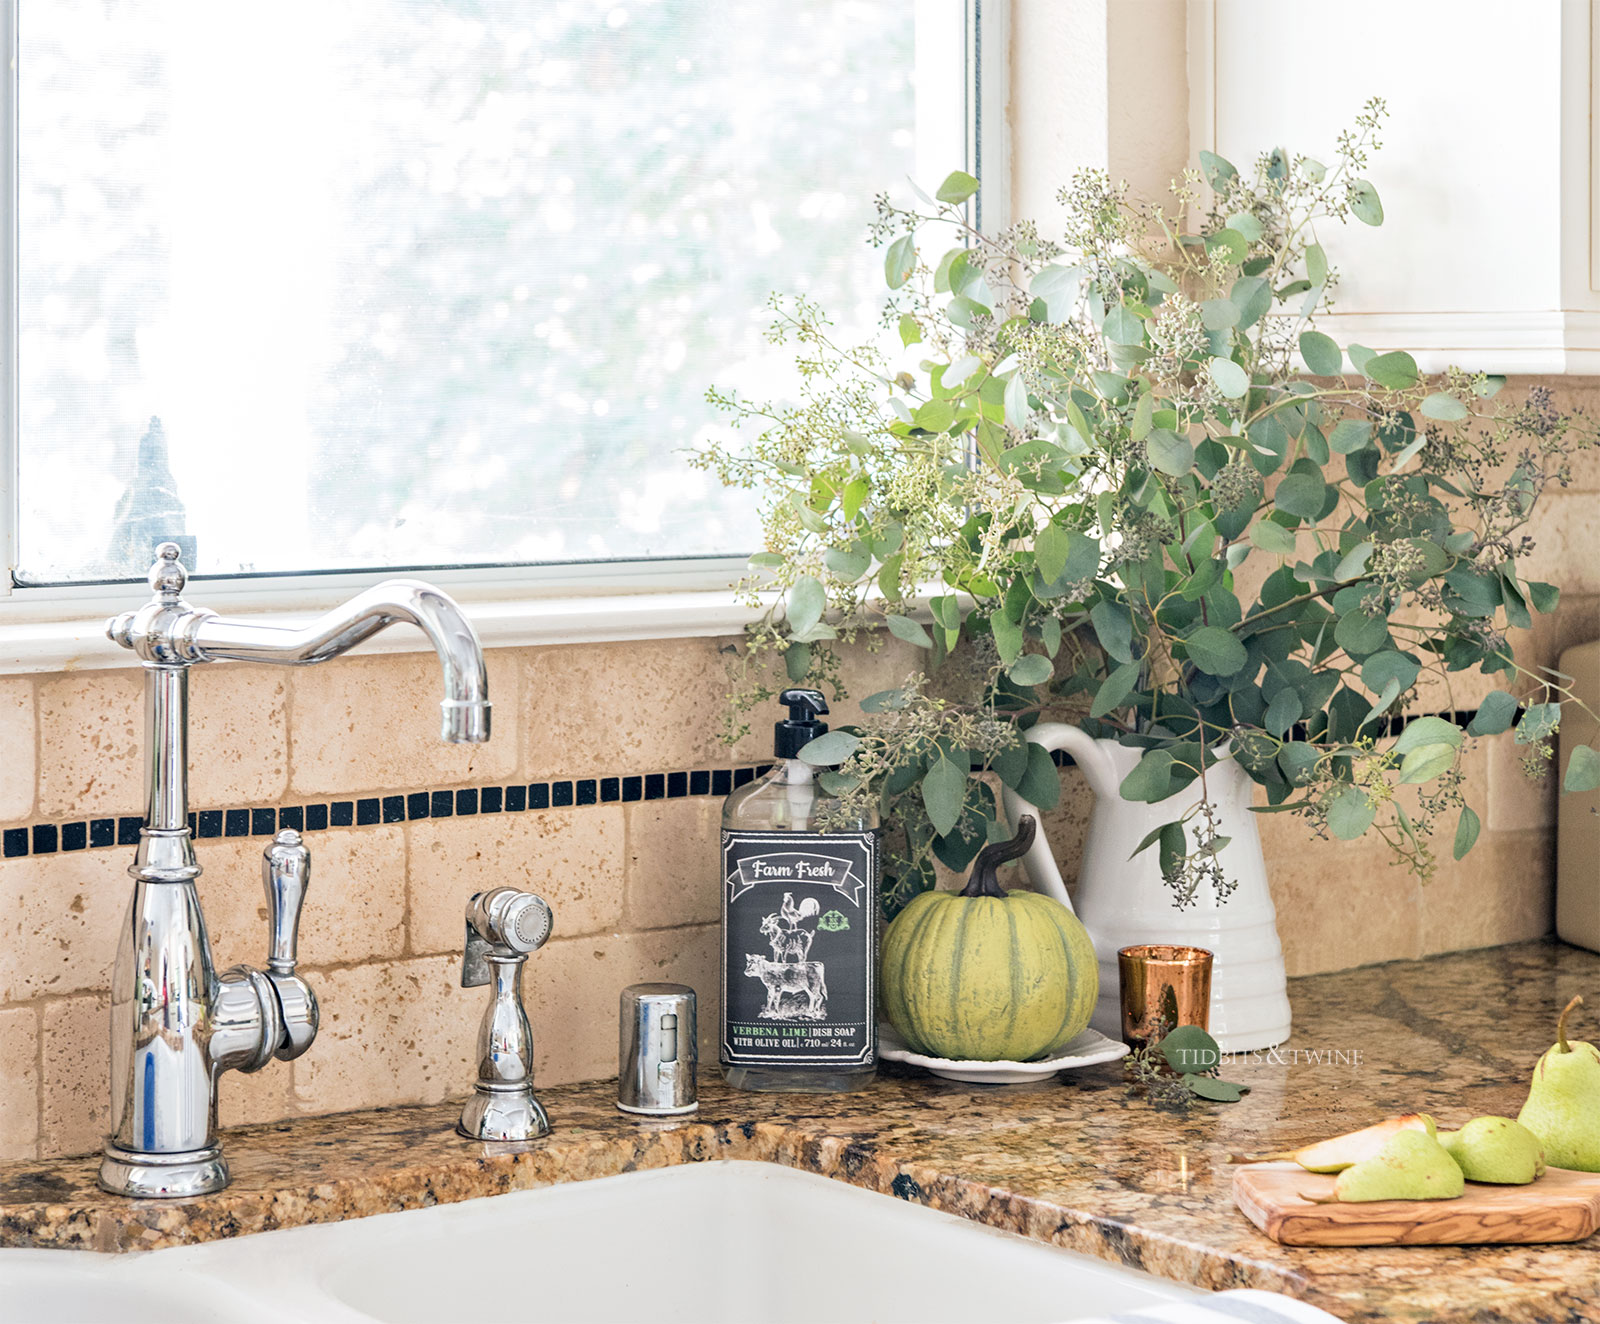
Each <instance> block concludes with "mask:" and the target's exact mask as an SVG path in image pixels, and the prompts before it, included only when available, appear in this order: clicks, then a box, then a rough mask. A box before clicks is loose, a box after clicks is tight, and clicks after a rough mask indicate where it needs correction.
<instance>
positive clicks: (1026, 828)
mask: <svg viewBox="0 0 1600 1324" xmlns="http://www.w3.org/2000/svg"><path fill="white" fill-rule="evenodd" d="M1035 826H1036V825H1035V823H1034V821H1033V815H1032V814H1024V815H1023V816H1022V817H1021V818H1019V819H1018V820H1017V835H1016V836H1014V837H1012V838H1011V840H1010V841H997V842H995V843H993V844H992V845H989V846H985V847H984V848H983V849H982V850H981V851H979V852H978V858H977V859H975V860H974V861H973V862H972V878H971V880H970V881H969V882H968V883H967V885H966V887H965V888H963V889H962V892H961V895H962V896H998V897H1003V896H1005V892H1004V891H1002V890H1001V887H1000V883H999V880H998V879H996V878H995V875H994V871H995V868H996V867H997V866H998V865H1002V864H1004V863H1006V861H1008V860H1017V859H1021V858H1022V857H1023V856H1024V855H1026V854H1027V853H1028V848H1029V847H1030V846H1032V845H1033V834H1034V830H1035Z"/></svg>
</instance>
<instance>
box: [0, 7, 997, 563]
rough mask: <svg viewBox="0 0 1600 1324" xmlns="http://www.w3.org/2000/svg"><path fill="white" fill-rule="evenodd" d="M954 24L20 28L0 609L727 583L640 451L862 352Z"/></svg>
mask: <svg viewBox="0 0 1600 1324" xmlns="http://www.w3.org/2000/svg"><path fill="white" fill-rule="evenodd" d="M965 9H966V6H964V5H963V4H962V3H961V0H919V2H918V3H916V4H909V3H898V2H897V3H887V2H884V0H785V3H783V4H773V3H770V2H769V0H599V2H596V0H285V2H284V3H278V4H273V5H263V4H248V5H247V4H216V3H211V2H208V0H38V2H35V0H30V2H29V3H26V4H20V5H18V13H17V19H16V21H17V28H18V32H17V42H18V62H17V89H16V92H17V112H16V116H17V118H16V124H17V127H16V142H15V150H16V152H17V180H18V183H17V204H16V226H17V234H16V249H17V253H18V265H17V271H16V273H15V285H16V317H17V337H16V345H17V365H16V383H15V410H16V441H15V453H16V492H17V496H16V500H15V503H14V505H15V511H14V514H15V520H14V526H13V527H12V528H11V529H9V530H7V533H8V535H9V536H10V537H11V538H12V539H13V547H12V552H13V556H12V560H11V564H12V565H13V566H14V567H15V569H14V571H13V578H14V581H15V583H16V584H18V585H23V586H39V585H65V584H81V583H91V582H95V581H107V580H120V579H134V578H140V577H142V575H143V573H144V570H145V569H146V568H147V566H148V563H149V558H150V552H151V548H152V547H153V545H154V543H155V542H157V541H159V540H161V539H162V538H168V537H175V538H177V539H178V540H179V541H180V542H181V543H182V544H183V545H184V546H185V551H186V560H188V561H189V563H190V565H191V569H193V570H195V571H197V572H199V573H203V574H207V575H222V576H234V575H248V574H285V573H296V572H308V571H329V570H357V569H365V568H372V567H384V568H390V567H417V568H424V567H429V568H431V567H450V566H508V565H509V566H518V565H547V564H551V563H574V562H586V563H593V562H610V561H619V560H620V561H639V560H644V559H649V558H674V559H679V560H681V559H686V558H698V557H718V556H728V555H731V554H743V553H745V552H748V551H749V550H751V547H752V546H753V543H754V540H755V537H756V522H755V519H754V515H753V512H751V511H750V510H749V509H747V507H746V505H745V502H744V499H743V498H741V496H740V495H739V494H737V493H725V492H724V491H722V490H721V489H720V488H718V487H717V486H716V485H715V482H714V480H712V479H711V478H710V477H709V476H708V475H705V474H702V473H699V472H696V471H693V470H691V469H690V468H689V467H688V466H687V465H686V464H684V463H683V462H682V459H681V455H680V453H679V452H680V451H681V449H682V448H685V447H691V446H693V445H694V444H695V442H696V440H697V438H700V437H702V436H704V435H706V434H707V433H708V432H709V431H710V430H712V429H715V428H716V427H718V426H719V422H718V419H717V417H716V416H715V414H714V413H713V412H712V410H711V409H710V407H709V406H708V405H707V404H706V403H705V399H704V396H705V390H706V388H707V387H708V386H710V385H712V384H713V383H715V384H718V385H722V386H732V387H737V388H739V389H740V390H741V391H743V392H746V393H751V394H757V395H761V394H770V393H781V392H783V391H784V390H785V389H786V387H787V384H788V383H789V381H790V378H789V373H790V371H791V366H790V362H789V359H788V356H787V354H786V353H775V352H773V351H772V350H771V349H770V348H769V347H768V346H767V345H766V344H765V342H764V340H763V338H762V331H763V329H764V326H765V322H766V318H765V316H764V313H763V303H764V301H765V298H766V296H767V294H768V292H769V291H771V290H786V291H793V292H797V293H805V294H807V295H810V296H812V297H815V298H817V299H818V300H819V301H821V302H822V303H823V304H824V306H826V307H827V308H829V309H830V310H831V311H832V312H833V313H834V314H835V315H836V316H837V317H838V320H839V321H840V323H841V331H842V334H846V335H866V334H869V333H871V331H872V330H873V328H875V327H876V325H877V320H878V313H879V306H880V290H881V254H880V253H878V252H875V251H874V250H872V249H871V248H869V247H868V246H867V245H866V244H865V242H864V235H865V230H866V223H867V220H868V218H869V216H870V210H871V199H872V196H873V194H874V193H876V192H878V191H880V190H882V189H884V188H890V189H894V188H900V187H904V186H905V180H906V178H907V177H908V176H911V177H916V178H919V179H922V180H927V179H934V180H937V179H939V178H942V177H943V175H944V174H945V173H947V172H948V171H949V170H950V169H952V168H956V167H958V166H961V165H962V164H963V163H964V161H965V160H966V151H965V146H966V141H967V137H968V129H967V122H968V119H969V115H968V109H967V104H966V99H965V98H964V97H963V96H962V94H961V91H960V90H961V89H962V88H964V87H965V86H966V79H965V75H964V69H965V50H966V45H967V43H966V33H967V23H968V18H967V15H966V13H965Z"/></svg>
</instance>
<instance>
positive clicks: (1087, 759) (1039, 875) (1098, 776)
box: [1001, 722, 1117, 913]
mask: <svg viewBox="0 0 1600 1324" xmlns="http://www.w3.org/2000/svg"><path fill="white" fill-rule="evenodd" d="M1028 740H1029V742H1030V743H1031V744H1035V745H1038V746H1039V747H1040V748H1041V749H1045V750H1049V751H1051V752H1054V751H1055V750H1058V749H1064V750H1066V751H1067V753H1069V754H1071V755H1072V757H1073V759H1074V760H1076V762H1077V764H1078V766H1079V767H1080V768H1082V769H1083V772H1084V776H1085V777H1086V778H1087V779H1088V781H1089V786H1090V788H1091V789H1092V790H1093V791H1094V793H1095V794H1096V795H1116V794H1117V779H1116V773H1115V770H1114V769H1113V768H1112V766H1111V761H1110V759H1108V758H1107V757H1106V755H1105V751H1104V750H1102V749H1101V748H1100V747H1099V744H1098V742H1096V741H1095V739H1094V738H1093V737H1092V736H1089V735H1086V734H1085V733H1084V731H1083V729H1082V728H1081V727H1077V726H1073V725H1071V724H1070V723H1068V722H1040V723H1039V725H1038V726H1036V727H1034V728H1033V730H1031V731H1029V732H1028ZM1001 799H1002V801H1003V802H1004V804H1005V807H1006V820H1007V821H1008V822H1010V823H1012V824H1013V825H1014V824H1015V823H1016V822H1017V821H1018V820H1019V819H1020V818H1021V816H1022V815H1023V814H1032V815H1033V817H1034V819H1035V820H1037V821H1038V823H1039V832H1038V835H1037V836H1035V837H1034V839H1033V845H1032V846H1031V847H1030V848H1029V850H1028V853H1027V854H1026V855H1024V856H1023V857H1022V870H1023V872H1024V873H1025V874H1026V875H1027V877H1028V882H1029V884H1030V885H1031V886H1032V887H1033V890H1034V891H1036V892H1041V893H1043V894H1044V895H1045V896H1047V897H1051V898H1053V899H1054V900H1056V901H1059V902H1060V903H1061V904H1062V905H1064V906H1065V907H1066V908H1067V909H1068V910H1071V909H1072V900H1071V898H1070V897H1068V896H1067V886H1066V884H1065V883H1064V882H1063V881H1062V879H1061V870H1060V868H1059V867H1058V866H1057V865H1056V857H1055V856H1054V855H1053V854H1051V852H1050V842H1049V840H1048V839H1047V838H1046V836H1045V833H1044V816H1043V815H1042V814H1041V813H1040V812H1039V810H1038V809H1037V808H1036V807H1035V806H1033V805H1031V804H1029V803H1028V802H1027V801H1026V800H1024V799H1023V798H1022V797H1021V796H1020V795H1018V794H1017V793H1016V792H1015V791H1013V790H1012V789H1011V788H1010V787H1009V786H1002V787H1001ZM1074 913H1075V912H1074Z"/></svg>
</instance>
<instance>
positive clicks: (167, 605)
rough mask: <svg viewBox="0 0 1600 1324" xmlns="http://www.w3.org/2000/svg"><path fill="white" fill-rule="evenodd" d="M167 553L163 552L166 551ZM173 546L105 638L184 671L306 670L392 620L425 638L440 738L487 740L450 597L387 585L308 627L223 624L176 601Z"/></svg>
mask: <svg viewBox="0 0 1600 1324" xmlns="http://www.w3.org/2000/svg"><path fill="white" fill-rule="evenodd" d="M169 553H170V554H169ZM177 553H178V549H177V547H176V546H175V545H174V544H172V543H163V544H162V546H161V549H160V552H159V554H158V556H159V559H158V560H157V561H156V564H155V567H154V569H152V570H151V572H150V584H151V586H152V587H153V588H155V589H156V592H157V597H156V599H155V600H154V601H152V602H150V603H149V604H147V605H146V606H144V607H142V608H140V609H139V610H138V611H131V612H125V613H124V614H123V615H121V616H116V617H113V618H112V619H111V621H110V622H109V623H108V624H107V626H106V633H107V634H108V635H109V636H110V637H111V639H112V640H113V641H115V642H116V643H119V644H121V645H122V646H123V647H125V648H131V649H132V650H133V651H134V652H135V653H137V654H138V655H139V656H140V657H141V658H143V659H144V660H145V661H146V662H154V663H158V664H164V665H168V666H171V665H178V666H189V665H191V664H193V663H196V662H218V661H233V662H269V663H272V664H274V665H277V666H310V665H312V664H313V663H317V662H326V661H328V660H329V659H330V658H335V657H338V656H339V655H340V654H341V653H346V652H349V650H350V649H352V648H354V647H355V646H356V645H357V644H359V643H362V642H363V641H364V640H367V639H370V638H372V636H373V635H375V634H377V633H378V632H379V631H380V630H384V629H387V628H388V627H389V626H391V625H394V624H396V623H397V622H405V623H407V624H410V625H414V626H416V627H417V628H418V629H419V630H421V631H422V632H423V634H425V635H427V637H428V642H429V643H431V644H432V645H433V651H434V652H435V653H437V654H438V655H439V663H440V666H441V667H442V668H443V671H444V698H443V700H442V701H441V702H440V705H439V706H440V710H441V712H442V717H441V721H440V730H439V736H440V739H442V740H445V741H448V742H450V743H451V744H463V743H481V742H483V741H485V740H487V739H488V738H489V680H488V675H487V673H486V672H485V670H484V664H483V647H482V645H480V644H479V642H478V635H477V632H476V631H474V630H473V628H472V623H471V622H470V621H469V620H467V618H466V615H465V613H463V612H462V610H461V608H460V607H458V606H457V605H456V603H455V601H454V599H452V598H451V597H450V596H449V595H448V594H446V593H442V592H441V591H440V590H438V589H436V588H434V587H433V585H431V584H424V583H423V582H422V581H421V580H417V579H390V580H385V581H384V582H383V583H381V584H375V585H373V587H371V588H369V589H367V590H366V591H365V592H364V593H358V594H357V595H356V596H355V597H353V598H351V599H350V601H348V602H346V603H344V604H343V605H342V606H339V607H335V608H334V609H333V610H332V611H329V612H325V613H324V614H323V615H321V616H319V617H317V619H316V620H314V621H312V622H311V623H310V624H309V625H304V626H300V627H299V628H291V627H288V626H282V625H269V624H266V623H265V622H261V621H252V620H239V619H233V620H230V619H227V618H225V617H222V616H218V615H217V614H216V613H215V612H213V611H206V610H204V609H200V608H195V607H191V606H189V604H188V603H186V602H184V601H183V599H182V598H181V597H180V596H179V595H180V594H181V593H182V591H183V587H184V584H185V582H186V578H187V576H186V575H185V574H184V571H183V567H182V566H181V565H180V564H178V561H177Z"/></svg>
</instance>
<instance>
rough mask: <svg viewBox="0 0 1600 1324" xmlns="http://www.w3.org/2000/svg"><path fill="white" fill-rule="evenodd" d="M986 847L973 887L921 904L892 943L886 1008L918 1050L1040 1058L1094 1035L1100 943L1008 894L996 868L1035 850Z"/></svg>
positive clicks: (1028, 825) (1031, 898) (1026, 836)
mask: <svg viewBox="0 0 1600 1324" xmlns="http://www.w3.org/2000/svg"><path fill="white" fill-rule="evenodd" d="M1017 826H1018V829H1019V831H1018V834H1017V837H1016V839H1015V840H1014V841H1011V842H1006V843H1000V844H997V845H994V846H986V847H985V848H984V849H983V850H982V851H981V852H979V855H978V858H977V860H976V861H975V862H974V864H973V870H972V881H971V882H970V883H968V884H967V887H966V890H965V891H962V892H938V891H934V892H924V893H922V894H921V895H920V896H917V897H914V898H913V899H912V900H911V902H910V904H908V905H907V906H906V908H905V909H904V910H902V911H901V912H900V913H899V914H898V915H896V916H895V918H894V921H893V922H892V923H891V924H890V925H889V928H888V930H887V932H885V934H884V937H883V973H882V987H883V1008H884V1012H885V1014H886V1015H887V1016H888V1017H889V1022H890V1024H892V1025H893V1026H894V1028H895V1029H897V1030H898V1031H899V1032H900V1033H901V1035H903V1036H904V1038H905V1041H906V1043H907V1044H909V1045H910V1046H911V1048H912V1049H914V1050H915V1051H916V1052H918V1053H923V1054H926V1055H928V1056H930V1057H944V1058H950V1059H954V1060H957V1061H973V1062H999V1061H1008V1062H1029V1061H1033V1060H1035V1059H1038V1058H1045V1057H1049V1056H1051V1055H1052V1054H1053V1053H1056V1052H1058V1051H1059V1050H1060V1049H1061V1047H1062V1046H1063V1045H1064V1044H1066V1043H1067V1042H1068V1041H1069V1040H1071V1039H1073V1038H1075V1037H1076V1036H1077V1035H1078V1034H1080V1033H1082V1031H1083V1027H1084V1026H1086V1025H1087V1024H1088V1023H1089V1016H1090V1015H1091V1013H1092V1012H1093V1011H1094V1003H1095V998H1096V997H1097V996H1098V994H1099V990H1100V974H1099V968H1098V966H1097V965H1096V964H1095V956H1094V946H1093V944H1092V943H1090V941H1089V935H1088V933H1087V932H1085V931H1084V927H1083V925H1082V924H1081V923H1080V922H1079V920H1078V917H1077V916H1076V915H1074V914H1073V913H1072V912H1071V911H1070V910H1068V909H1067V908H1066V907H1065V906H1063V905H1062V904H1061V903H1060V902H1058V901H1053V900H1051V899H1050V898H1049V897H1047V896H1041V895H1039V893H1037V892H1026V891H1016V892H1005V891H1002V890H1001V888H1000V886H999V884H998V883H997V882H996V881H995V866H996V865H997V864H999V863H1001V862H1002V861H1004V860H1008V859H1016V858H1017V857H1018V856H1020V855H1022V854H1024V853H1026V851H1027V849H1028V847H1029V846H1030V845H1032V844H1033V835H1034V822H1033V819H1032V818H1031V817H1024V818H1022V819H1021V820H1020V821H1019V822H1018V825H1017Z"/></svg>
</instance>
